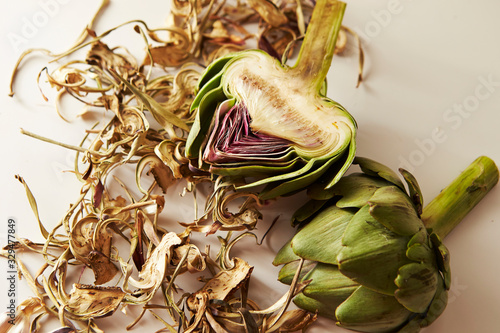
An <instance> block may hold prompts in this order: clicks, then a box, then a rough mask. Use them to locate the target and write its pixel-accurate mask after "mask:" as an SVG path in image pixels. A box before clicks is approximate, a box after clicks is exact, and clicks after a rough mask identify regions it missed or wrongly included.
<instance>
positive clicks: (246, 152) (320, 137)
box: [186, 0, 356, 198]
mask: <svg viewBox="0 0 500 333" xmlns="http://www.w3.org/2000/svg"><path fill="white" fill-rule="evenodd" d="M344 10H345V4H344V3H342V2H339V1H335V0H320V1H318V2H317V3H316V5H315V8H314V10H313V14H312V17H311V20H310V23H309V25H308V27H307V32H306V35H305V38H304V41H303V43H302V46H301V49H300V52H299V55H298V59H297V61H296V63H295V64H294V65H293V67H289V66H287V65H285V64H282V63H281V62H280V61H279V60H277V59H275V58H273V57H271V56H270V55H269V54H267V53H265V52H263V51H261V50H246V51H241V52H237V53H233V54H230V55H228V56H225V57H221V58H219V59H217V60H216V61H215V62H213V63H212V64H211V65H209V66H208V67H207V69H206V70H205V72H204V73H203V74H202V76H201V78H200V81H199V90H198V93H197V95H196V97H195V99H194V101H193V103H192V110H193V111H194V112H196V115H195V120H194V123H193V126H192V128H191V130H190V133H189V136H188V139H187V142H186V156H187V157H188V158H189V159H190V160H191V161H192V166H193V167H194V168H197V169H202V170H206V171H209V172H211V173H212V174H216V175H222V176H227V177H233V178H238V179H245V185H242V186H241V187H240V188H252V187H256V186H259V185H267V187H266V188H265V189H264V190H263V191H262V192H261V197H262V198H272V197H277V196H280V195H286V194H290V193H292V192H295V191H298V190H301V189H303V188H305V187H306V186H308V185H310V184H312V183H314V182H315V181H316V180H317V179H318V178H319V177H320V176H322V175H324V174H326V173H327V171H328V175H329V177H330V178H329V179H328V182H327V183H326V184H325V187H326V188H328V187H329V186H332V185H333V184H334V183H335V182H336V181H337V180H338V179H339V178H340V177H341V176H342V175H343V173H344V172H345V171H346V170H347V169H348V167H349V166H350V164H351V162H352V160H353V158H354V154H355V141H354V138H355V134H356V124H355V121H354V119H353V118H352V117H351V115H350V114H349V113H348V112H347V111H346V110H345V109H344V108H343V107H342V106H341V105H340V104H338V103H336V102H334V101H332V100H331V99H329V98H327V97H326V96H325V91H326V89H325V88H326V85H325V79H326V75H327V73H328V70H329V68H330V64H331V61H332V57H333V54H334V49H335V44H336V39H337V35H338V32H339V30H340V27H341V22H342V18H343V14H344ZM332 170H333V171H332Z"/></svg>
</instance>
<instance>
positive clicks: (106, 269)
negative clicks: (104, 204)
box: [70, 216, 118, 285]
mask: <svg viewBox="0 0 500 333" xmlns="http://www.w3.org/2000/svg"><path fill="white" fill-rule="evenodd" d="M99 224H100V221H99V219H98V218H97V217H95V216H87V217H84V218H82V219H81V220H79V221H78V222H77V223H76V224H75V226H74V227H73V230H72V232H71V241H70V249H71V252H72V253H73V255H74V256H75V258H76V259H77V260H79V261H81V262H82V263H83V264H85V265H87V266H88V267H90V268H91V269H92V271H93V272H94V275H95V282H94V283H95V284H97V285H100V284H104V283H106V282H108V281H110V280H111V279H112V278H113V277H114V276H115V275H116V273H117V272H118V268H117V267H116V266H115V264H113V263H112V262H111V260H110V258H111V243H112V236H111V233H110V232H108V231H107V229H106V228H100V227H99ZM96 233H97V234H96Z"/></svg>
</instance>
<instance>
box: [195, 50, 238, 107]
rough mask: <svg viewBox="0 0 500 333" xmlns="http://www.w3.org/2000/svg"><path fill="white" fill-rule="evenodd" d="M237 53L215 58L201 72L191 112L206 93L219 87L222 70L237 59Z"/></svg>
mask: <svg viewBox="0 0 500 333" xmlns="http://www.w3.org/2000/svg"><path fill="white" fill-rule="evenodd" d="M238 55H239V52H234V53H230V54H228V55H225V56H222V57H220V58H217V59H216V60H214V61H213V62H212V63H210V64H209V65H208V66H207V68H206V69H205V70H204V71H203V74H202V76H201V77H200V80H199V81H198V93H197V94H196V97H195V99H194V100H193V103H192V104H191V111H192V110H194V109H196V108H197V107H198V106H199V103H200V101H201V98H202V97H203V96H204V95H205V93H206V92H208V91H209V90H212V89H214V88H216V87H219V86H220V78H221V76H222V73H223V72H224V71H223V68H224V66H226V64H227V63H228V62H229V61H230V60H231V59H233V58H235V57H237V56H238Z"/></svg>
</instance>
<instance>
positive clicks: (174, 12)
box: [0, 0, 362, 332]
mask: <svg viewBox="0 0 500 333" xmlns="http://www.w3.org/2000/svg"><path fill="white" fill-rule="evenodd" d="M106 4H107V1H103V3H102V6H101V7H100V8H99V12H101V11H102V10H103V9H104V8H105V7H106ZM312 7H313V4H312V3H311V2H309V1H292V0H282V1H279V2H276V3H273V2H271V1H270V0H247V1H245V2H240V1H237V2H233V3H229V2H226V1H221V0H211V1H207V0H199V1H198V0H188V1H183V0H172V3H171V12H170V16H169V17H168V24H166V25H165V26H164V27H162V28H159V29H151V28H150V27H148V25H147V24H146V23H145V22H143V21H140V20H137V21H132V22H126V23H124V24H123V25H120V27H122V26H125V25H133V26H134V27H135V31H136V32H137V33H139V34H141V35H142V36H143V38H144V42H145V50H146V52H145V57H144V59H143V60H142V62H140V61H138V60H136V59H135V58H134V57H132V56H131V54H130V53H129V52H128V51H127V50H126V49H124V48H122V47H117V46H110V45H107V44H106V43H105V39H106V36H108V35H110V34H112V33H113V31H115V30H116V29H118V28H120V27H116V28H113V29H110V30H108V31H105V32H103V33H100V34H98V33H97V32H96V31H94V29H93V25H94V20H95V18H94V20H92V21H91V23H90V24H89V25H88V26H87V27H86V28H85V29H84V31H83V33H82V34H81V36H80V37H79V38H78V40H77V41H76V43H75V44H74V46H73V47H71V48H70V49H69V50H68V51H66V52H64V53H62V54H53V53H52V52H50V51H49V50H43V49H33V50H27V51H26V52H25V53H24V54H23V55H22V56H21V57H20V59H19V63H18V64H17V66H16V70H15V71H14V74H13V76H12V82H14V79H15V74H16V71H17V67H18V66H19V64H20V63H21V62H22V61H25V57H26V56H27V55H28V54H30V53H33V52H42V53H45V54H47V55H49V56H50V57H51V58H52V60H51V63H55V62H56V61H59V62H60V61H64V60H65V59H70V57H71V56H72V55H73V54H74V52H75V51H78V50H82V49H86V50H87V55H86V57H85V59H81V60H68V61H67V62H66V63H64V64H63V65H62V66H60V67H58V68H56V69H55V70H52V71H50V72H49V71H48V70H47V69H44V70H42V71H41V73H40V76H39V78H40V79H41V78H44V77H46V78H47V81H48V82H49V83H50V85H51V86H52V87H54V88H55V89H56V90H57V91H58V101H56V104H57V110H58V112H59V113H60V115H61V116H63V112H60V111H61V110H60V107H59V103H58V102H59V99H60V98H61V97H63V96H65V95H70V96H72V97H74V98H75V99H77V100H79V101H81V102H82V103H83V104H85V105H86V106H87V107H90V108H94V109H105V110H106V111H108V112H110V113H112V117H110V121H109V122H108V123H107V124H104V125H102V124H98V125H96V126H95V127H92V128H90V129H89V130H88V131H87V132H88V133H87V135H86V136H85V138H83V140H82V145H80V146H71V145H68V144H64V143H59V142H54V141H53V140H51V139H49V138H43V137H39V136H37V135H36V134H34V133H30V132H26V131H24V133H25V134H27V135H31V136H33V137H36V138H38V139H41V140H45V141H48V142H51V143H55V144H59V145H62V146H64V147H66V148H68V149H72V150H75V151H76V160H75V170H74V174H75V176H76V177H77V178H78V179H79V180H80V181H81V183H82V186H81V191H80V193H79V197H78V199H77V200H76V201H75V202H74V203H73V204H72V205H71V207H70V208H69V210H68V211H67V213H66V214H65V216H63V217H62V219H61V220H60V222H59V223H58V225H57V226H56V227H54V228H53V229H52V230H46V229H45V227H44V225H43V224H42V223H41V221H40V219H39V217H38V208H37V205H36V200H35V198H34V195H33V194H32V192H31V191H30V189H29V187H28V185H27V184H26V182H25V181H24V179H23V178H22V177H20V176H18V177H17V178H18V179H19V181H20V182H21V183H22V184H23V185H24V186H25V189H26V193H27V196H28V199H29V202H30V204H31V207H32V208H33V212H34V213H35V216H36V218H37V219H38V222H39V226H40V230H41V232H42V235H43V237H44V239H45V242H44V243H33V242H31V241H30V240H27V239H23V238H19V239H18V242H17V243H16V244H15V250H16V251H18V252H30V253H36V254H38V255H40V256H41V257H42V258H43V262H44V264H43V265H42V266H41V267H40V268H39V270H38V272H37V274H36V275H35V276H32V275H30V273H29V272H28V269H27V268H26V267H25V265H24V264H23V262H22V261H21V259H19V258H20V257H19V256H17V257H16V258H17V267H18V271H19V274H20V275H21V276H22V277H23V278H24V279H25V281H26V282H27V283H28V284H29V286H30V287H31V289H32V291H33V294H34V296H33V297H32V298H29V299H27V300H25V301H24V302H22V303H21V304H20V305H19V306H18V309H17V315H16V324H15V327H14V326H11V324H8V323H7V319H5V317H4V318H2V319H3V320H4V321H3V322H2V323H0V332H10V331H20V330H21V329H22V328H23V327H24V328H25V329H26V328H28V327H30V328H29V330H30V332H37V331H38V330H39V328H40V327H41V323H42V321H43V320H42V318H45V317H47V316H48V317H53V318H57V319H58V320H59V322H60V326H61V328H60V329H57V330H55V331H54V332H102V330H101V329H99V327H98V326H97V323H96V320H95V319H97V318H101V317H106V316H110V315H112V314H113V313H114V312H115V311H116V310H121V311H126V309H127V307H130V306H133V305H134V306H139V307H141V308H142V312H141V315H140V316H139V317H138V318H137V320H136V321H134V322H132V323H129V326H128V327H127V329H130V328H132V327H133V326H134V325H135V324H136V323H137V322H139V321H140V320H141V318H142V315H143V314H144V313H145V312H146V311H151V312H152V313H153V314H154V316H155V317H156V318H157V319H158V320H159V321H160V322H162V323H163V324H164V329H162V330H161V331H169V332H273V331H279V332H291V331H297V330H302V329H304V328H305V327H307V326H308V325H309V324H310V323H312V322H313V321H314V320H315V318H316V316H315V315H314V314H310V313H307V312H305V311H303V310H287V307H288V304H289V303H290V300H291V299H292V298H293V296H294V295H295V294H296V293H298V292H300V290H301V288H302V287H303V286H301V285H299V284H296V283H293V284H292V287H291V289H290V290H289V292H288V293H287V294H285V295H283V298H282V299H280V300H278V301H277V302H276V303H275V304H274V305H273V306H271V307H269V308H267V309H261V308H260V307H259V306H258V305H257V304H255V302H254V301H252V300H251V299H248V297H247V296H248V287H249V279H250V276H251V273H252V270H253V267H251V266H250V265H249V264H248V263H247V262H245V260H243V259H241V258H237V257H231V255H230V250H231V248H232V247H233V246H234V245H235V244H236V243H237V242H238V241H239V240H240V239H241V238H243V237H244V236H254V237H256V236H255V234H253V233H252V230H253V229H254V228H255V225H256V223H257V221H258V220H259V219H260V218H261V213H260V212H259V206H260V205H261V204H263V203H262V202H260V201H259V199H258V198H257V196H256V195H255V194H254V193H244V192H235V191H233V190H232V184H228V183H226V182H225V181H224V179H223V178H216V179H214V178H212V176H211V175H210V174H205V173H202V174H200V173H199V171H193V170H192V169H191V168H190V167H189V165H188V160H187V159H186V158H185V157H184V154H183V149H184V145H185V141H186V137H187V133H188V132H189V129H190V126H191V124H192V122H193V114H192V113H190V112H189V106H190V103H191V101H192V98H193V96H194V94H195V92H196V86H197V80H198V77H199V75H200V72H201V71H202V70H203V68H204V67H205V66H206V65H207V64H208V63H210V62H211V61H212V60H213V59H215V58H217V57H220V56H222V55H225V54H227V53H229V52H233V51H238V50H242V49H245V48H249V47H255V46H257V47H259V48H261V49H263V50H265V51H267V52H268V53H270V54H271V55H273V56H275V57H277V58H279V59H283V61H286V59H287V58H288V57H289V56H292V55H293V50H294V45H295V43H297V42H298V41H300V39H301V37H302V36H303V34H304V32H305V29H306V25H307V20H308V17H309V15H310V12H311V10H312ZM99 12H98V13H97V14H96V17H97V16H98V14H99ZM249 27H250V28H249ZM249 30H252V31H255V30H257V33H255V32H250V31H249ZM346 31H347V32H348V30H344V33H345V32H346ZM345 42H346V36H345V35H343V36H341V38H340V39H339V43H340V44H339V51H340V50H342V48H343V47H344V46H345ZM252 43H253V44H252ZM358 45H359V44H358ZM360 55H361V57H360V60H361V61H360V72H361V69H362V52H360ZM158 69H160V74H158ZM360 79H361V76H360ZM11 87H12V85H11ZM11 95H13V92H12V91H11ZM89 141H90V142H91V144H89V145H88V146H85V147H84V146H83V143H84V142H89ZM124 165H128V166H130V167H132V168H134V170H135V175H136V176H135V180H134V181H135V183H134V182H132V184H130V181H129V179H125V180H124V179H118V178H117V177H116V176H115V175H114V174H113V171H114V170H115V169H116V168H118V167H121V166H124ZM82 166H83V167H82ZM180 181H183V182H185V187H184V191H185V192H186V193H189V192H190V193H192V194H193V195H195V194H196V186H199V184H201V183H208V184H212V186H211V188H212V189H213V191H212V193H211V195H210V196H209V197H208V199H207V202H206V205H205V207H204V210H203V212H202V213H201V217H199V218H196V220H195V221H191V222H189V223H182V224H180V225H181V226H182V227H183V229H184V231H183V232H182V233H175V232H173V231H171V230H172V229H173V228H172V226H170V227H169V226H168V225H161V223H158V221H159V216H160V214H161V213H162V211H163V209H164V206H165V201H166V200H167V198H166V196H165V193H166V192H167V189H168V188H169V187H171V186H172V185H175V184H177V183H178V182H180ZM111 183H114V184H115V185H116V184H118V185H119V186H121V187H122V188H123V190H124V191H125V193H127V195H126V196H117V197H112V196H111V194H110V193H109V192H108V191H107V188H108V187H109V186H110V184H111ZM145 184H148V185H147V186H145ZM131 186H133V187H134V189H133V190H132V189H131ZM137 191H138V193H140V195H139V196H137V195H136V194H134V193H136V192H137ZM184 194H185V193H184ZM235 200H238V201H240V202H241V201H243V204H241V205H240V206H239V210H238V212H236V213H231V212H230V209H229V207H230V206H231V203H232V202H234V201H235ZM193 209H194V210H196V209H197V208H196V207H193ZM197 215H198V214H195V216H197ZM218 231H227V236H226V237H225V238H222V237H219V238H220V244H221V246H220V249H218V251H217V254H216V255H215V256H214V257H211V255H210V251H209V250H210V249H209V248H208V247H206V248H204V249H200V248H199V247H198V246H197V245H195V244H194V243H193V242H192V241H191V235H192V233H193V232H200V233H205V234H207V235H209V234H213V233H216V232H218ZM237 233H239V234H237ZM118 242H125V244H127V247H128V252H127V253H125V254H123V253H119V252H118V247H117V243H118ZM2 254H3V255H4V256H6V255H7V249H6V248H4V250H3V252H2ZM83 268H86V269H91V270H92V271H93V274H94V277H95V279H94V281H92V282H88V283H86V284H82V283H74V284H73V286H72V289H71V291H70V292H69V293H68V292H67V286H66V283H67V281H68V277H67V276H68V274H70V272H75V271H78V270H80V271H81V270H82V269H83ZM200 272H202V273H203V274H204V277H202V278H201V279H202V280H203V281H204V282H205V286H204V287H203V288H202V289H200V290H198V291H195V292H183V293H180V292H179V291H180V289H179V288H178V287H177V283H176V280H177V279H178V277H179V276H180V275H182V274H195V273H200ZM71 274H73V273H71ZM207 275H210V276H209V277H207ZM155 309H162V310H165V311H166V313H168V318H164V317H160V316H159V315H158V314H156V312H154V310H155Z"/></svg>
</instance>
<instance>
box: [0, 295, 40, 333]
mask: <svg viewBox="0 0 500 333" xmlns="http://www.w3.org/2000/svg"><path fill="white" fill-rule="evenodd" d="M11 304H12V303H11ZM44 308H45V305H44V303H43V301H42V300H41V299H40V298H39V297H29V298H27V299H25V300H24V301H22V302H21V304H19V305H18V306H17V307H16V311H15V313H12V312H10V310H9V311H6V312H3V313H2V314H0V332H2V333H4V332H5V333H8V332H27V331H28V330H29V328H30V323H31V317H32V316H34V315H37V314H38V313H40V312H41V311H42V310H44Z"/></svg>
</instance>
